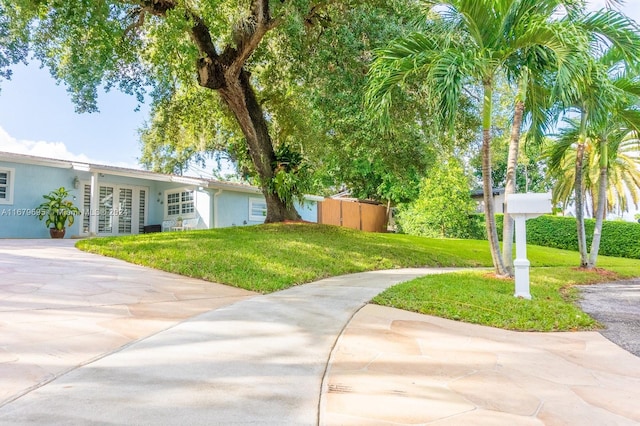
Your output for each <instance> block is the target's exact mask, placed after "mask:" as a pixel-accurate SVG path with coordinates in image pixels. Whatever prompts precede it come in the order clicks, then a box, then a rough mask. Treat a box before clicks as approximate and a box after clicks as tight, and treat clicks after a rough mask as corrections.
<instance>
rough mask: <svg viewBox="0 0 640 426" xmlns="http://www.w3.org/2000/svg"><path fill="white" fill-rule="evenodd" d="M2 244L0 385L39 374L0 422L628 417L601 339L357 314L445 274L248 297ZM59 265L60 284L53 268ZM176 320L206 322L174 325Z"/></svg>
mask: <svg viewBox="0 0 640 426" xmlns="http://www.w3.org/2000/svg"><path fill="white" fill-rule="evenodd" d="M3 242H4V241H3ZM12 244H13V243H11V242H10V241H9V242H6V244H5V245H4V246H5V248H3V249H1V250H0V254H2V256H0V272H1V273H2V274H3V275H2V279H3V281H0V301H1V302H2V310H0V354H1V355H2V358H0V389H3V387H4V386H5V385H7V384H8V385H9V386H10V385H11V383H13V381H14V380H16V379H17V380H23V376H26V377H27V378H28V379H27V380H26V381H27V382H29V380H30V379H31V377H29V375H30V374H34V377H40V376H38V373H39V372H40V371H41V370H44V371H49V376H46V378H45V379H44V380H42V377H40V381H36V384H35V385H33V386H31V387H30V388H28V389H27V390H26V391H23V392H22V393H25V394H24V395H23V396H21V397H19V398H15V397H14V398H8V399H5V402H6V403H5V404H4V405H2V406H0V424H2V425H25V424H29V425H33V424H42V425H45V424H46V425H50V424H64V425H74V424H78V425H84V424H104V425H107V424H113V425H115V424H118V425H120V424H140V425H143V424H161V425H186V424H189V425H209V424H274V425H283V424H301V425H306V424H310V425H313V424H317V423H321V424H329V425H333V424H352V425H360V424H426V423H432V422H433V423H434V424H460V425H467V424H525V425H526V424H550V425H555V424H615V425H625V424H629V425H631V424H638V423H639V422H640V408H638V404H637V401H639V400H640V359H639V358H637V357H635V356H633V355H631V354H629V353H628V352H626V351H624V350H623V349H621V348H619V347H618V346H616V345H614V344H613V343H611V342H609V341H608V340H607V339H605V338H603V337H602V336H601V335H600V334H599V333H514V332H508V331H504V330H497V329H492V328H488V327H480V326H474V325H470V324H464V323H459V322H453V321H447V320H443V319H440V318H433V317H428V316H424V315H418V314H413V313H408V312H404V311H399V310H396V309H390V308H384V307H380V306H374V305H366V306H365V307H364V309H361V310H360V308H361V307H362V306H363V305H364V304H365V303H366V302H367V301H369V300H370V299H371V298H372V297H373V296H374V295H376V294H378V293H379V292H380V291H382V290H383V289H384V288H387V287H389V286H391V285H393V284H395V283H397V282H400V281H405V280H409V279H412V278H414V277H417V276H421V275H425V274H429V273H439V272H445V270H440V269H405V270H393V271H378V272H368V273H362V274H354V275H349V276H343V277H335V278H330V279H326V280H322V281H318V282H315V283H311V284H306V285H302V286H298V287H293V288H290V289H288V290H284V291H281V292H278V293H273V294H270V295H266V296H256V295H253V294H250V293H248V292H243V291H242V290H237V289H230V288H228V287H224V286H217V285H215V284H211V283H205V282H202V281H198V280H189V279H187V278H184V277H177V276H175V275H171V274H164V273H162V272H159V271H150V270H148V269H146V268H140V267H137V266H134V265H128V264H126V263H124V262H120V261H117V260H113V259H108V258H104V257H100V256H93V255H90V254H86V253H81V252H78V251H76V250H75V249H73V247H71V245H70V243H68V242H51V241H42V242H40V243H33V242H32V241H29V242H27V243H15V245H13V247H11V246H12ZM25 244H27V245H28V246H31V245H32V244H35V246H34V247H31V248H29V247H28V246H25ZM7 246H9V249H7V248H6V247H7ZM12 248H13V250H12ZM69 259H71V263H72V264H74V265H75V268H74V270H73V271H69V270H68V269H66V266H65V267H61V265H68V264H69V262H70V260H69ZM73 262H76V263H73ZM52 276H53V277H55V279H54V278H52ZM5 277H12V278H10V279H11V280H12V281H10V284H7V281H5V280H4V278H5ZM13 280H17V281H13ZM21 280H22V281H21ZM145 283H152V284H145ZM161 283H164V284H161ZM164 286H166V287H164ZM209 286H210V287H209ZM203 288H204V289H210V293H209V295H208V296H206V295H204V294H203V293H201V292H202V291H203ZM184 289H186V290H184ZM181 291H186V293H181ZM228 292H231V293H228ZM123 297H124V299H123ZM126 300H129V303H130V304H129V305H126V304H125V303H124V302H125V301H126ZM183 302H184V303H183ZM155 306H162V307H163V308H162V309H158V310H154V309H153V307H155ZM5 307H6V308H5ZM136 308H140V310H141V311H142V312H151V313H153V315H155V316H154V318H156V319H155V320H153V321H152V320H149V321H151V322H150V323H148V322H145V321H146V320H145V318H142V317H140V318H138V317H135V315H132V314H131V312H132V311H136ZM177 311H179V312H181V314H180V315H181V316H182V318H187V317H189V316H190V315H193V314H196V313H197V312H204V313H201V314H199V315H197V316H195V317H192V318H190V319H187V320H185V321H181V318H178V317H179V316H180V315H178V314H177V313H175V312H177ZM122 312H129V314H126V313H124V314H123V313H122ZM171 314H175V316H171ZM354 314H355V316H354ZM16 315H17V316H16ZM154 321H155V322H154ZM115 324H117V326H116V325H115ZM136 324H147V326H145V327H137V325H136ZM150 324H151V325H153V327H152V326H151V325H150ZM345 327H346V328H345ZM58 330H62V332H60V331H58ZM159 330H163V331H159ZM158 331H159V332H158ZM56 333H58V334H56ZM145 333H146V334H145ZM154 333H155V334H154ZM48 334H49V338H47V335H48ZM150 334H151V335H150ZM147 335H150V336H149V337H146V338H145V336H147ZM114 336H115V338H114ZM7 339H8V340H7ZM136 339H138V340H136ZM336 341H337V344H336ZM104 342H111V343H109V344H106V343H104ZM114 345H116V346H114ZM117 345H120V346H122V345H124V346H122V347H121V348H120V349H117V348H118V347H119V346H117ZM334 345H336V346H335V348H334ZM91 360H94V361H93V362H90V361H91ZM327 365H328V367H327ZM36 367H37V368H36ZM76 367H78V368H76ZM54 378H55V380H53V379H54ZM42 384H44V385H43V386H40V385H42ZM15 396H19V394H18V395H15Z"/></svg>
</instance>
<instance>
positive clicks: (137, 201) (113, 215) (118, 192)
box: [82, 183, 148, 235]
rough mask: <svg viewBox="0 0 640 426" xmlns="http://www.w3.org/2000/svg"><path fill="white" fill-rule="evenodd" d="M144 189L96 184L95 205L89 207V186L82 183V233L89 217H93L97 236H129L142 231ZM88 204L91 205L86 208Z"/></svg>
mask: <svg viewBox="0 0 640 426" xmlns="http://www.w3.org/2000/svg"><path fill="white" fill-rule="evenodd" d="M147 192H148V191H147V188H145V187H139V186H129V185H111V184H102V185H100V186H99V187H98V206H96V207H94V206H91V185H90V184H88V183H87V184H84V193H83V205H84V208H83V213H84V215H83V218H82V219H83V222H82V230H83V233H84V234H89V229H90V228H89V226H90V220H91V216H92V215H94V216H96V219H97V222H98V235H128V234H139V233H141V232H143V228H144V224H145V222H146V218H147V217H146V216H147V209H146V206H147ZM88 206H91V207H88Z"/></svg>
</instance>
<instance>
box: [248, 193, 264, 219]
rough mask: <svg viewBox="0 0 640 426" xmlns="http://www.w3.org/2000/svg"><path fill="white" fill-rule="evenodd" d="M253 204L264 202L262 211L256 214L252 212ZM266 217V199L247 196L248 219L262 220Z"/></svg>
mask: <svg viewBox="0 0 640 426" xmlns="http://www.w3.org/2000/svg"><path fill="white" fill-rule="evenodd" d="M254 204H264V209H263V213H262V214H261V215H260V216H258V215H254V214H253V208H254ZM266 218H267V200H265V199H264V198H249V221H251V222H264V220H265V219H266Z"/></svg>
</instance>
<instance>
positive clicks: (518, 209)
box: [507, 192, 551, 217]
mask: <svg viewBox="0 0 640 426" xmlns="http://www.w3.org/2000/svg"><path fill="white" fill-rule="evenodd" d="M507 213H508V214H510V215H515V214H526V215H530V216H531V217H534V215H538V216H540V215H543V214H547V213H551V193H550V192H549V193H544V194H536V193H527V194H509V195H507Z"/></svg>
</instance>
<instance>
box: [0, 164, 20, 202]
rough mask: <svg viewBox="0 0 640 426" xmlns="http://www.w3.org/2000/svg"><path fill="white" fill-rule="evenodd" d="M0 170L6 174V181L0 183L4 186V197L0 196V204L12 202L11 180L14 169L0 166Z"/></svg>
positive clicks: (12, 179) (13, 177)
mask: <svg viewBox="0 0 640 426" xmlns="http://www.w3.org/2000/svg"><path fill="white" fill-rule="evenodd" d="M0 172H1V173H6V174H7V183H6V184H0V186H2V187H4V188H6V192H5V194H6V198H0V204H13V187H14V185H13V182H14V180H15V176H16V169H10V168H7V167H0Z"/></svg>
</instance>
